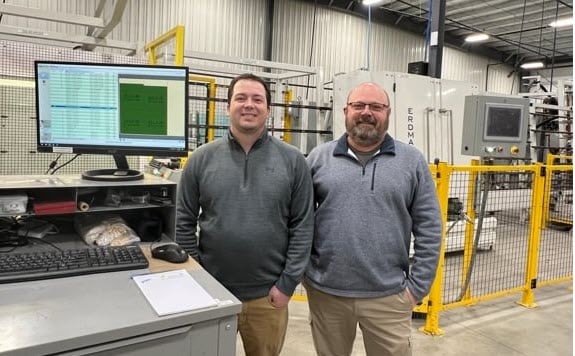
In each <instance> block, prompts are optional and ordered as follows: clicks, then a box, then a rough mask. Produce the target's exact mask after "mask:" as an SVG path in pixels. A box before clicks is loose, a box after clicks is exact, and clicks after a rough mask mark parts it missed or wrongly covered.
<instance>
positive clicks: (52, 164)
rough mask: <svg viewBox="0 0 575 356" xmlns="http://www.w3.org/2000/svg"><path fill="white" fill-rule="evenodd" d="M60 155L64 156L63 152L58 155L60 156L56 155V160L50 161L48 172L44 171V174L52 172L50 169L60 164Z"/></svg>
mask: <svg viewBox="0 0 575 356" xmlns="http://www.w3.org/2000/svg"><path fill="white" fill-rule="evenodd" d="M60 157H62V154H61V153H60V154H59V155H58V157H56V159H55V160H53V161H52V162H50V165H49V166H48V169H47V170H46V172H44V174H48V173H50V170H51V169H54V167H56V165H57V164H58V160H59V159H60Z"/></svg>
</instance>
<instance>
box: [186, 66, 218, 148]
mask: <svg viewBox="0 0 575 356" xmlns="http://www.w3.org/2000/svg"><path fill="white" fill-rule="evenodd" d="M190 81H194V82H205V83H208V117H207V123H206V124H207V125H208V133H207V135H206V139H207V141H208V142H211V141H213V140H214V138H215V129H214V125H215V124H216V102H215V100H214V99H215V98H216V79H215V78H210V77H199V76H195V75H190Z"/></svg>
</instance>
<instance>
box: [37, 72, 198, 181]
mask: <svg viewBox="0 0 575 356" xmlns="http://www.w3.org/2000/svg"><path fill="white" fill-rule="evenodd" d="M35 82H36V113H37V115H36V122H37V125H36V127H37V150H38V152H55V153H78V154H110V155H113V156H114V159H115V161H116V165H117V168H116V169H96V170H93V171H88V172H84V173H83V174H82V177H83V178H84V179H90V180H137V179H141V178H143V174H142V173H141V172H139V171H137V170H132V169H129V167H128V162H127V160H126V155H132V156H174V157H175V156H186V155H187V154H188V111H189V109H188V68H187V67H176V66H159V65H143V64H102V63H72V62H54V61H36V62H35Z"/></svg>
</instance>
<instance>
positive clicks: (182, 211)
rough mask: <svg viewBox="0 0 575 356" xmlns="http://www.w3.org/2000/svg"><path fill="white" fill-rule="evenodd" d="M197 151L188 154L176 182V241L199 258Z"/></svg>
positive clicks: (196, 258)
mask: <svg viewBox="0 0 575 356" xmlns="http://www.w3.org/2000/svg"><path fill="white" fill-rule="evenodd" d="M197 155H199V153H195V154H194V155H192V156H190V159H188V162H187V164H186V166H185V168H184V170H183V172H182V177H181V179H180V183H179V184H178V201H177V209H176V211H177V218H176V242H177V243H178V244H179V245H180V246H182V247H183V248H184V249H185V250H186V251H187V252H188V254H189V255H190V256H192V258H194V259H195V260H196V261H198V260H199V255H198V238H197V235H196V229H197V223H198V214H199V211H200V206H199V203H198V201H199V199H198V198H199V188H198V181H197V176H196V175H195V173H194V168H195V167H194V166H195V161H197V160H196V158H198V157H197ZM194 156H196V157H194Z"/></svg>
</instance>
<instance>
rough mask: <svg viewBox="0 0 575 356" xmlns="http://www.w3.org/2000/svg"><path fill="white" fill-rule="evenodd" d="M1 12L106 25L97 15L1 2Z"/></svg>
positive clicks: (84, 24)
mask: <svg viewBox="0 0 575 356" xmlns="http://www.w3.org/2000/svg"><path fill="white" fill-rule="evenodd" d="M0 13H1V14H4V15H13V16H20V17H27V18H31V19H38V20H46V21H52V22H60V23H68V24H72V25H82V26H92V27H98V28H101V27H104V20H102V19H101V18H97V17H90V16H83V15H75V14H65V13H61V12H52V11H48V10H45V9H37V8H31V7H24V6H14V5H6V4H0Z"/></svg>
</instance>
